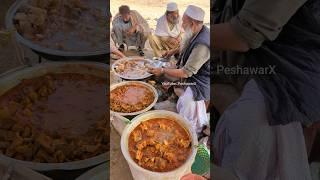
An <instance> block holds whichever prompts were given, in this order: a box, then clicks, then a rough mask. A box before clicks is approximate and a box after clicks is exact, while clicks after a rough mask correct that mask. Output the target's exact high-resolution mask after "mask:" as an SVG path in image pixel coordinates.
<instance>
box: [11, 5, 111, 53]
mask: <svg viewBox="0 0 320 180" xmlns="http://www.w3.org/2000/svg"><path fill="white" fill-rule="evenodd" d="M106 6H107V5H106V3H105V1H103V0H96V1H90V0H68V1H65V0H21V1H17V2H16V3H15V4H13V5H12V7H11V8H10V9H9V11H8V13H7V17H6V26H7V28H8V29H16V30H17V39H18V41H19V42H21V43H23V44H24V45H26V46H27V47H30V48H31V49H33V50H34V51H36V52H39V53H42V54H49V55H56V56H64V57H68V56H70V57H82V56H94V55H101V54H107V53H108V52H109V48H108V45H107V42H106V37H105V35H106V34H107V30H106V26H107V21H106V19H105V14H106V9H107V7H106Z"/></svg>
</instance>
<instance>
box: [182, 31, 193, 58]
mask: <svg viewBox="0 0 320 180" xmlns="http://www.w3.org/2000/svg"><path fill="white" fill-rule="evenodd" d="M192 38H193V32H192V30H191V28H186V29H185V32H184V35H183V37H182V40H181V43H180V52H183V51H184V50H185V49H186V48H187V47H188V46H189V43H190V41H191V39H192Z"/></svg>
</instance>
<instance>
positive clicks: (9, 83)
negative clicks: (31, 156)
mask: <svg viewBox="0 0 320 180" xmlns="http://www.w3.org/2000/svg"><path fill="white" fill-rule="evenodd" d="M107 72H108V66H107V65H105V64H102V63H94V62H64V63H63V62H50V63H42V64H40V65H36V66H33V67H27V66H23V67H20V68H17V69H14V70H12V71H10V72H7V73H4V74H2V75H0V96H1V95H2V94H4V93H5V92H6V91H8V90H10V89H11V88H13V87H15V86H16V85H18V84H19V83H20V82H21V80H22V79H26V78H33V77H37V76H41V75H44V74H47V73H80V74H90V75H95V76H98V77H101V78H105V79H106V78H107V77H106V75H107ZM106 84H107V82H106ZM0 161H6V162H11V163H14V164H18V165H22V166H25V167H29V168H31V169H34V170H37V171H51V170H77V169H83V168H88V167H92V166H95V165H98V164H101V163H103V162H106V161H108V152H106V153H103V154H101V155H99V156H96V157H92V158H89V159H85V160H80V161H73V162H66V163H36V162H29V161H21V160H17V159H14V158H11V157H7V156H5V155H2V154H1V155H0Z"/></svg>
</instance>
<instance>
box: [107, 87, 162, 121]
mask: <svg viewBox="0 0 320 180" xmlns="http://www.w3.org/2000/svg"><path fill="white" fill-rule="evenodd" d="M131 84H139V85H142V86H144V87H146V88H148V89H149V90H150V91H152V92H153V95H154V100H153V102H152V103H151V104H150V105H149V106H148V107H146V108H144V109H143V110H141V111H137V112H131V113H123V112H115V111H112V110H110V112H111V113H116V114H118V115H120V116H136V115H138V114H141V113H144V112H147V111H149V110H150V109H151V108H152V107H153V106H154V105H155V104H156V103H157V101H158V93H157V90H156V89H155V88H154V87H153V86H151V85H150V84H148V83H145V82H141V81H124V82H121V83H118V84H113V85H111V86H110V93H111V91H112V90H114V89H115V88H117V87H121V86H126V85H131Z"/></svg>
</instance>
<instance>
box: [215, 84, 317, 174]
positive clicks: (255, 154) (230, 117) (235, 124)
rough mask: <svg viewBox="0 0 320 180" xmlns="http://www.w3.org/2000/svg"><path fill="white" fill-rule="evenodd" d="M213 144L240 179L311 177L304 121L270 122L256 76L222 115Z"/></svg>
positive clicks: (226, 166) (221, 160)
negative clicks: (272, 123) (274, 123)
mask: <svg viewBox="0 0 320 180" xmlns="http://www.w3.org/2000/svg"><path fill="white" fill-rule="evenodd" d="M213 147H214V152H215V161H216V162H217V164H218V165H219V166H220V167H222V168H224V169H227V170H228V171H229V172H232V173H233V174H234V175H236V176H237V177H238V179H239V180H256V179H258V180H311V177H310V170H309V164H308V157H307V152H306V147H305V142H304V136H303V131H302V127H301V124H300V123H299V122H293V123H290V124H287V125H284V126H282V125H280V126H270V125H269V124H268V119H267V109H266V105H265V101H264V96H263V94H262V93H261V91H260V90H259V87H258V85H257V84H256V82H255V81H254V80H250V81H249V82H248V83H247V84H246V86H245V87H244V90H243V92H242V95H241V97H240V98H239V99H238V100H237V101H236V102H234V103H233V104H231V105H230V106H229V107H228V108H227V109H226V110H225V112H224V113H223V115H222V116H221V118H220V120H219V122H218V125H217V127H216V131H215V137H214V141H213Z"/></svg>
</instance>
